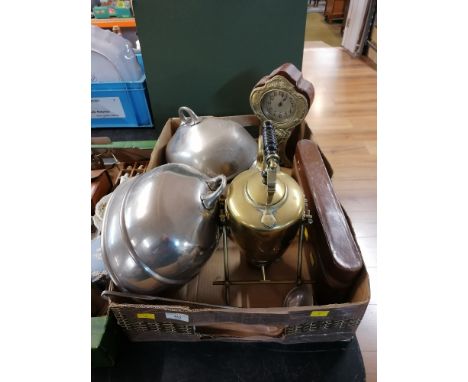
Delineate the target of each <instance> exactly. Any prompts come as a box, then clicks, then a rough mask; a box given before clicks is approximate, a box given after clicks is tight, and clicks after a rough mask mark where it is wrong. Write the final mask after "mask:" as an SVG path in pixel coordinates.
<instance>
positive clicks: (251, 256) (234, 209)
mask: <svg viewBox="0 0 468 382" xmlns="http://www.w3.org/2000/svg"><path fill="white" fill-rule="evenodd" d="M261 128H262V131H261V134H260V136H259V144H258V153H257V165H256V167H255V166H254V167H252V168H251V169H249V170H246V171H244V172H242V173H240V174H239V175H237V176H236V177H235V178H234V179H233V181H232V182H231V184H230V186H229V189H228V192H227V196H226V201H225V209H226V218H227V222H228V225H229V228H230V230H231V233H232V236H233V237H234V240H235V241H236V242H237V244H238V246H239V247H240V250H241V253H242V254H243V255H245V256H246V257H247V260H248V261H249V263H251V264H252V265H255V266H257V267H262V266H266V265H268V264H270V263H271V262H273V261H274V260H276V259H278V258H279V257H281V256H282V255H283V253H284V252H285V251H286V249H287V247H288V246H289V244H290V243H291V241H292V240H293V239H294V237H295V236H296V233H297V231H298V229H299V226H300V225H301V221H302V217H303V214H304V210H305V197H304V194H303V192H302V189H301V188H300V186H299V185H298V184H297V182H296V181H295V180H294V179H293V178H292V177H291V176H289V175H288V174H285V173H283V172H281V168H280V165H279V160H280V158H279V156H278V153H277V150H278V148H277V140H276V136H275V131H274V128H273V125H272V123H271V121H265V122H263V124H262V127H261Z"/></svg>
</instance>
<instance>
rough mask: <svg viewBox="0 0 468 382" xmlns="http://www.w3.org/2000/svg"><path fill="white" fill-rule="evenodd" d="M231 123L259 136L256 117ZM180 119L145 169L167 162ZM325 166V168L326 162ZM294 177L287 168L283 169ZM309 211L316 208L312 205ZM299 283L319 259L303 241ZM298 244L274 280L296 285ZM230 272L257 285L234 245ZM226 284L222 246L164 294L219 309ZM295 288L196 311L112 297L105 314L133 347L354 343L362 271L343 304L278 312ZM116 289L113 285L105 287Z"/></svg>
mask: <svg viewBox="0 0 468 382" xmlns="http://www.w3.org/2000/svg"><path fill="white" fill-rule="evenodd" d="M226 118H229V119H233V120H236V121H237V122H239V123H241V124H242V125H243V126H244V127H246V128H247V130H248V131H249V132H252V133H253V134H255V132H258V124H259V121H258V119H257V118H256V117H254V116H234V117H226ZM179 124H180V121H179V119H178V118H171V119H169V120H168V121H167V123H166V124H165V126H164V128H163V130H162V132H161V135H160V137H159V139H158V141H157V144H156V146H155V148H154V150H153V153H152V155H151V159H150V163H149V165H148V169H151V168H154V167H156V166H159V165H161V164H164V163H165V162H166V159H165V148H166V145H167V143H168V141H169V139H170V138H171V137H172V135H173V134H174V132H175V130H176V129H177V128H178V126H179ZM300 139H311V132H310V130H309V128H308V126H307V124H306V123H302V124H301V125H300V126H298V127H297V128H296V130H295V131H294V132H293V134H292V135H291V139H290V141H289V142H288V144H291V145H292V147H293V148H294V147H295V145H296V143H297V141H299V140H300ZM324 159H325V164H324V165H325V166H327V167H328V170H329V172H330V170H331V169H330V166H329V165H328V164H327V162H326V158H324ZM283 171H286V172H289V173H291V169H283ZM311 208H313V206H311ZM350 228H351V230H352V227H350ZM304 242H305V244H304V249H303V254H302V255H303V270H302V272H303V273H302V277H303V279H304V280H311V279H312V280H313V279H314V274H316V272H317V261H316V260H315V259H316V254H315V253H314V248H313V246H312V243H311V240H310V237H306V239H305V240H304ZM297 245H298V244H297V239H296V240H295V241H294V242H293V243H292V244H291V245H290V247H289V248H288V250H287V251H286V253H285V254H284V255H283V256H282V258H281V259H280V260H279V261H277V262H275V263H273V264H272V265H271V266H269V267H268V270H267V278H268V279H271V280H280V279H287V280H294V279H295V275H296V262H297ZM228 247H229V268H230V276H231V278H232V279H238V280H239V279H243V280H259V279H261V274H260V272H259V270H256V269H253V268H251V267H250V266H248V264H247V263H246V260H245V259H244V258H243V257H242V256H241V255H240V253H239V251H238V248H237V246H236V244H235V243H234V242H232V241H231V240H229V241H228ZM222 280H224V268H223V247H222V242H220V245H219V246H218V248H217V250H216V251H215V253H214V254H213V255H212V257H211V258H210V259H209V260H208V262H207V263H206V264H205V266H204V267H203V268H202V269H201V271H200V273H199V274H198V275H197V276H196V277H195V278H194V279H192V280H191V281H190V282H189V283H188V284H186V285H184V286H183V287H182V288H180V289H179V290H175V291H168V292H164V293H163V294H161V295H162V296H165V297H171V298H176V299H180V300H186V301H196V302H202V303H208V304H216V305H224V304H225V300H224V286H223V285H213V282H214V281H222ZM293 287H294V285H288V284H263V285H261V284H260V285H259V284H254V285H242V286H231V287H230V291H231V292H230V300H231V305H232V306H236V307H235V308H229V309H223V308H204V307H203V308H194V307H193V305H192V306H190V305H182V304H181V305H178V306H174V305H164V304H150V303H148V302H142V301H141V300H139V302H135V301H134V300H130V299H123V298H116V297H112V298H111V299H110V310H111V311H112V312H113V314H114V315H115V316H116V318H117V322H118V324H119V325H120V326H121V327H122V328H123V329H124V332H125V333H126V334H127V336H128V337H129V339H130V340H132V341H163V340H164V341H167V340H173V341H201V340H222V341H272V342H279V343H301V342H329V341H343V340H351V339H352V337H353V336H354V333H355V331H356V329H357V327H358V325H359V323H360V321H361V319H362V317H363V316H364V313H365V311H366V308H367V305H368V303H369V299H370V288H369V278H368V274H367V271H366V269H365V266H364V267H363V269H362V271H361V273H360V274H359V276H358V277H357V279H356V280H355V282H354V285H353V286H352V288H351V290H350V292H349V298H348V301H347V302H346V303H341V304H330V305H321V306H308V307H293V308H287V307H282V303H283V300H284V297H285V296H286V294H287V293H288V291H289V290H290V289H292V288H293ZM110 288H111V289H113V288H114V286H113V285H111V286H110Z"/></svg>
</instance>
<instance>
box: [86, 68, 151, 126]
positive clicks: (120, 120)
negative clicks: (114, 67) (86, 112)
mask: <svg viewBox="0 0 468 382" xmlns="http://www.w3.org/2000/svg"><path fill="white" fill-rule="evenodd" d="M145 80H146V77H145V75H143V76H142V78H141V80H140V81H134V82H107V83H92V84H91V128H105V127H109V128H111V127H113V128H118V127H152V126H153V123H152V121H151V114H150V111H149V107H148V99H147V92H146V81H145Z"/></svg>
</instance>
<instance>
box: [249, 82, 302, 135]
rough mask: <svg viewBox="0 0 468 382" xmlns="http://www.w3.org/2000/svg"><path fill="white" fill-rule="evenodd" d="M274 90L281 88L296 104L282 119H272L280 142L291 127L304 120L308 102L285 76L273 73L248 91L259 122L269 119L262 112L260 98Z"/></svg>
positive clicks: (288, 133)
mask: <svg viewBox="0 0 468 382" xmlns="http://www.w3.org/2000/svg"><path fill="white" fill-rule="evenodd" d="M274 90H281V91H284V92H286V93H288V94H289V95H291V97H292V99H293V101H294V104H295V106H296V107H295V109H294V111H293V113H292V114H291V115H290V116H289V117H288V118H286V119H285V120H284V121H282V122H281V121H274V126H275V130H276V135H277V139H278V143H281V142H282V141H283V140H285V139H287V138H288V137H289V135H290V132H291V129H292V128H293V127H295V126H296V125H298V124H300V123H301V122H302V121H303V120H304V118H305V117H306V115H307V113H308V112H309V102H308V100H307V98H306V97H305V96H304V95H303V94H301V93H300V92H299V91H298V90H297V88H296V86H295V85H293V84H292V83H291V82H290V81H289V80H288V79H287V78H285V77H284V76H282V75H275V76H274V77H272V78H271V79H269V80H267V81H266V82H265V84H263V85H261V86H258V87H256V88H254V89H253V90H252V92H251V93H250V107H251V108H252V111H253V112H254V114H255V115H256V116H257V117H258V119H260V121H261V122H263V121H266V120H268V119H269V118H267V117H266V115H265V114H264V113H263V110H262V99H263V97H264V96H265V95H266V94H267V93H269V92H270V91H274Z"/></svg>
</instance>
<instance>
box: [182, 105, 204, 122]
mask: <svg viewBox="0 0 468 382" xmlns="http://www.w3.org/2000/svg"><path fill="white" fill-rule="evenodd" d="M187 114H188V116H187ZM179 118H180V120H181V121H182V123H183V124H184V125H188V126H193V125H196V124H197V123H200V121H201V118H200V117H199V116H198V115H196V114H195V112H194V111H193V110H192V109H190V108H189V107H187V106H181V107H179Z"/></svg>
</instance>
